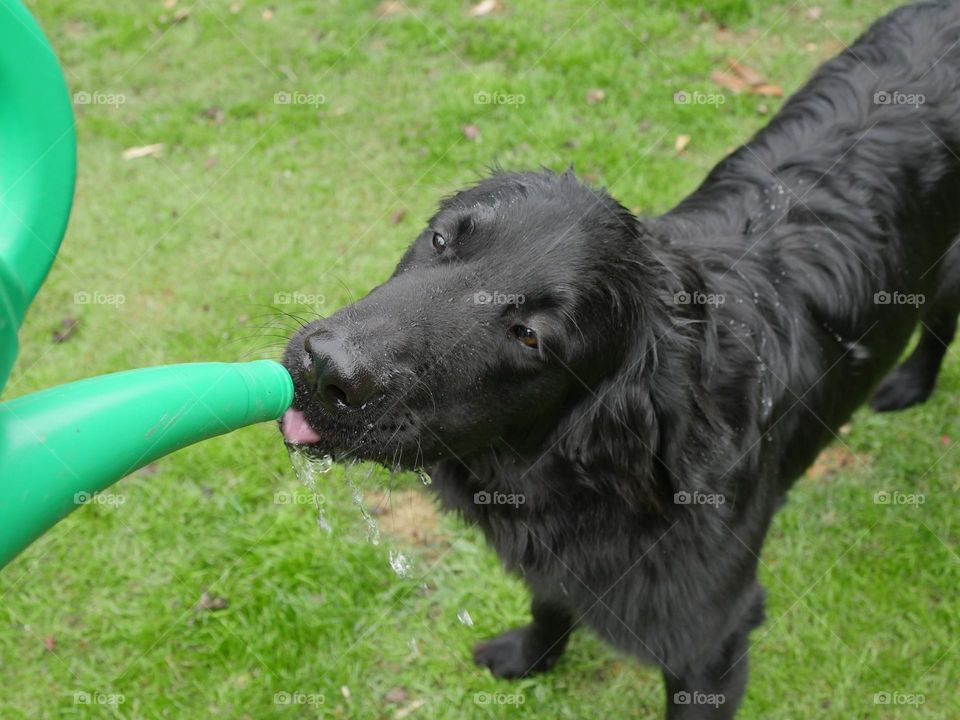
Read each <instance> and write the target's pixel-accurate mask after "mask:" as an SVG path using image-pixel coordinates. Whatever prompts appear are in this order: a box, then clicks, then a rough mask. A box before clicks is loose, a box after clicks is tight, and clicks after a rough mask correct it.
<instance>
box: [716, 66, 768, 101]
mask: <svg viewBox="0 0 960 720" xmlns="http://www.w3.org/2000/svg"><path fill="white" fill-rule="evenodd" d="M727 64H728V65H729V66H730V69H731V70H732V71H733V73H728V72H724V71H723V70H714V71H713V72H712V73H710V79H711V80H713V81H714V82H715V83H717V85H720V86H721V87H724V88H726V89H727V90H731V91H733V92H735V93H740V92H749V93H751V94H753V95H773V96H775V97H780V96H781V95H783V88H781V87H780V86H779V85H774V84H772V83H768V82H767V81H766V80H765V79H764V77H763V75H761V74H760V73H759V72H757V71H756V70H754V69H753V68H751V67H747V66H746V65H744V64H743V63H741V62H739V61H738V60H736V59H734V58H727Z"/></svg>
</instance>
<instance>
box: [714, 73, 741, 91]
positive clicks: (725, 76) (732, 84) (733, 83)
mask: <svg viewBox="0 0 960 720" xmlns="http://www.w3.org/2000/svg"><path fill="white" fill-rule="evenodd" d="M710 79H711V80H713V81H714V82H715V83H716V84H717V85H719V86H720V87H722V88H725V89H727V90H730V91H732V92H735V93H740V92H743V91H744V90H746V89H748V88H749V87H750V86H749V85H747V83H745V82H744V81H743V80H742V79H741V78H739V77H737V76H736V75H731V74H730V73H726V72H723V71H722V70H714V71H713V72H712V73H710Z"/></svg>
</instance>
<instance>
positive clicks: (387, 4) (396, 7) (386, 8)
mask: <svg viewBox="0 0 960 720" xmlns="http://www.w3.org/2000/svg"><path fill="white" fill-rule="evenodd" d="M406 9H407V8H406V7H405V6H404V4H403V3H402V2H397V0H383V2H382V3H380V4H379V5H377V7H376V8H375V9H374V11H373V14H374V15H376V16H377V17H381V18H382V17H387V16H388V15H399V14H400V13H402V12H404V11H406Z"/></svg>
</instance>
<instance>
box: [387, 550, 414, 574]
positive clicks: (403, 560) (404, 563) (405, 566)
mask: <svg viewBox="0 0 960 720" xmlns="http://www.w3.org/2000/svg"><path fill="white" fill-rule="evenodd" d="M389 557H390V567H392V568H393V571H394V572H395V573H396V574H397V575H399V576H400V577H407V576H408V575H409V574H410V560H409V559H408V558H407V556H406V555H404V554H403V553H402V552H400V551H399V550H391V551H390V553H389Z"/></svg>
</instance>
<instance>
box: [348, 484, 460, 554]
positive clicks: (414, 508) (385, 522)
mask: <svg viewBox="0 0 960 720" xmlns="http://www.w3.org/2000/svg"><path fill="white" fill-rule="evenodd" d="M366 502H367V507H369V508H370V512H371V513H373V514H374V515H375V516H376V518H377V521H378V522H379V523H380V530H381V531H382V532H383V533H384V534H385V535H388V536H390V537H391V538H393V539H395V540H398V541H399V542H400V543H402V544H406V545H415V546H418V547H435V546H437V545H442V544H445V543H446V542H447V540H448V538H447V536H446V535H445V534H444V533H443V532H442V531H441V529H440V511H439V510H438V509H437V506H436V504H435V503H434V502H433V500H432V498H430V497H429V496H428V495H427V494H426V493H424V492H421V491H417V490H398V491H393V492H371V493H367V495H366Z"/></svg>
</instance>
